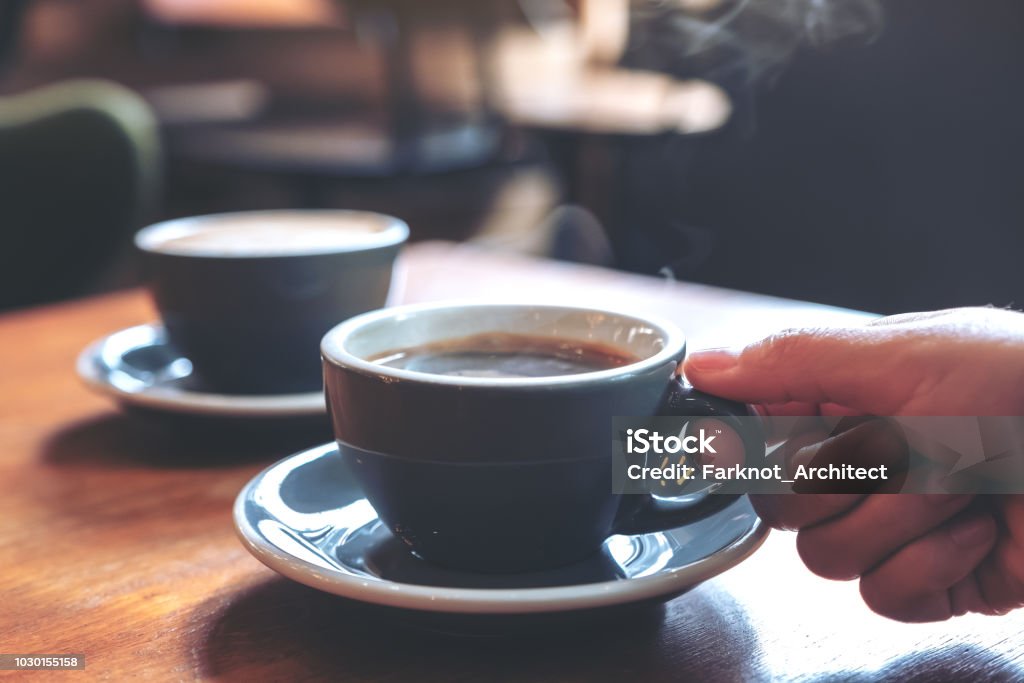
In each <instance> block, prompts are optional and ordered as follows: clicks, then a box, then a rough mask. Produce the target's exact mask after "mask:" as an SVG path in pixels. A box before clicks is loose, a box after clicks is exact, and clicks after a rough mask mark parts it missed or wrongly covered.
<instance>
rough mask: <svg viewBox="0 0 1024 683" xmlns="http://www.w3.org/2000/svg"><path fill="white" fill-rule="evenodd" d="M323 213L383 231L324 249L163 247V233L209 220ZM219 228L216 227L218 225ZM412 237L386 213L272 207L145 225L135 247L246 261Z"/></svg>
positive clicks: (377, 245)
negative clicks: (233, 250)
mask: <svg viewBox="0 0 1024 683" xmlns="http://www.w3.org/2000/svg"><path fill="white" fill-rule="evenodd" d="M296 215H298V216H321V217H336V218H339V219H343V218H352V217H357V216H358V217H361V218H367V217H369V218H372V219H374V220H377V221H380V222H381V224H382V225H383V226H384V227H383V229H381V230H380V231H379V232H376V233H372V235H373V236H375V237H377V239H368V240H362V241H360V242H359V243H355V244H346V245H335V246H331V247H322V248H315V247H314V248H308V249H303V250H300V251H288V252H286V253H277V254H275V253H252V254H244V253H242V254H227V253H223V252H219V253H218V252H215V251H210V252H206V253H204V252H200V251H195V252H192V251H190V252H187V253H186V252H183V251H180V252H179V251H174V250H173V249H171V250H168V249H162V248H160V245H161V244H163V243H164V242H165V241H166V239H167V238H166V237H164V236H163V233H167V232H171V233H174V232H178V233H181V234H185V233H187V231H189V230H190V229H193V228H194V227H195V226H197V225H201V224H203V223H206V222H208V221H216V220H219V219H223V218H240V219H246V218H263V219H273V218H284V217H286V216H296ZM214 229H215V228H214ZM408 239H409V226H408V225H407V224H406V222H405V221H403V220H402V219H400V218H396V217H394V216H389V215H387V214H383V213H377V212H375V211H356V210H349V209H268V210H254V211H222V212H218V213H207V214H201V215H198V216H184V217H181V218H172V219H170V220H166V221H160V222H159V223H154V224H152V225H148V226H146V227H145V228H142V229H141V230H139V231H138V232H137V233H135V238H134V242H135V247H136V248H137V249H139V250H140V251H144V252H146V253H150V254H157V255H159V256H172V257H175V258H195V259H229V260H246V259H268V258H270V259H279V258H295V257H303V256H319V255H326V254H350V253H358V252H365V251H373V250H376V249H382V248H386V247H393V246H396V245H400V244H402V243H404V242H405V241H406V240H408Z"/></svg>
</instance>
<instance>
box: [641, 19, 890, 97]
mask: <svg viewBox="0 0 1024 683" xmlns="http://www.w3.org/2000/svg"><path fill="white" fill-rule="evenodd" d="M633 10H634V17H635V19H634V25H633V27H632V31H631V33H632V36H631V43H632V45H631V49H630V52H631V53H632V54H631V57H632V58H633V59H635V60H638V61H640V62H647V63H649V62H651V60H652V59H653V60H655V61H658V62H662V64H661V66H663V67H665V68H667V69H668V70H669V71H673V72H677V73H679V72H693V71H694V70H699V71H703V72H705V73H706V72H707V71H708V70H709V69H711V70H721V69H723V68H724V69H728V70H730V71H742V72H743V73H744V74H745V78H746V80H747V82H748V83H751V82H762V81H764V80H771V79H772V78H774V77H775V76H777V75H778V73H779V72H780V71H781V69H782V68H783V67H784V66H785V64H786V62H787V61H788V60H789V58H790V57H791V56H792V55H793V53H794V52H796V50H797V49H799V48H800V47H801V46H804V45H808V46H812V47H822V46H827V45H831V44H834V43H837V42H840V41H844V40H846V39H849V38H852V37H856V38H858V39H863V40H871V39H872V38H874V37H875V36H877V34H878V32H879V31H880V30H881V27H882V9H881V6H880V5H879V3H878V2H877V0H660V1H658V0H633Z"/></svg>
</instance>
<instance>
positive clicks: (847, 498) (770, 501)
mask: <svg viewBox="0 0 1024 683" xmlns="http://www.w3.org/2000/svg"><path fill="white" fill-rule="evenodd" d="M864 498H866V496H865V495H864V494H859V493H821V494H791V493H787V494H780V495H751V496H750V502H751V503H752V504H753V506H754V511H755V512H757V516H758V517H760V518H761V519H762V520H763V521H764V523H765V524H767V525H768V526H770V527H772V528H775V529H783V530H789V531H796V530H799V529H802V528H804V527H806V526H810V525H812V524H819V523H821V522H824V521H825V520H828V519H831V518H833V517H836V516H837V515H841V514H843V513H845V512H848V511H850V510H852V509H853V508H854V507H856V506H857V505H858V504H859V503H860V502H861V501H862V500H863V499H864Z"/></svg>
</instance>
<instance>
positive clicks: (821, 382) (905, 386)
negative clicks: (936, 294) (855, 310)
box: [683, 326, 941, 415]
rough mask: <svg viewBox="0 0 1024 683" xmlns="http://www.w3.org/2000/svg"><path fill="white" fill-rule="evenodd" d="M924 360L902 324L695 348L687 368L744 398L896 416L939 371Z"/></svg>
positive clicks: (714, 390)
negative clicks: (912, 348)
mask: <svg viewBox="0 0 1024 683" xmlns="http://www.w3.org/2000/svg"><path fill="white" fill-rule="evenodd" d="M914 359H916V361H915V360H914ZM921 359H922V355H921V354H919V353H918V354H908V344H907V343H906V334H905V333H904V332H902V331H901V330H900V329H899V328H898V327H896V326H871V327H868V326H864V327H844V328H825V329H798V330H788V331H785V332H781V333H779V334H776V335H773V336H771V337H768V338H766V339H763V340H761V341H759V342H756V343H754V344H752V345H750V346H747V347H746V348H744V349H742V350H739V351H737V350H733V349H713V350H707V351H697V352H694V353H692V354H690V355H689V356H688V357H687V358H686V360H685V361H684V363H683V371H684V373H685V374H686V377H687V379H688V380H689V381H690V382H691V383H692V384H693V385H694V386H695V387H697V388H698V389H700V390H702V391H707V392H708V393H711V394H716V395H719V396H723V397H725V398H731V399H734V400H737V401H743V402H745V403H759V404H785V403H793V402H798V403H812V404H816V405H820V404H822V403H831V404H838V405H840V406H844V407H846V408H848V409H850V410H852V411H855V412H859V413H872V414H876V415H895V414H898V411H899V409H900V408H901V407H902V406H904V405H905V404H906V403H907V402H908V401H910V399H911V398H912V397H913V395H914V392H915V391H916V390H917V388H918V386H919V385H920V383H921V382H922V380H923V378H924V377H926V376H930V375H928V374H925V373H928V372H932V371H935V370H938V371H941V368H939V369H936V368H934V367H933V364H932V363H930V362H929V363H926V364H922V362H921ZM929 360H931V359H929ZM879 387H884V388H885V391H880V390H879Z"/></svg>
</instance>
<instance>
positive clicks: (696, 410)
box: [613, 376, 765, 534]
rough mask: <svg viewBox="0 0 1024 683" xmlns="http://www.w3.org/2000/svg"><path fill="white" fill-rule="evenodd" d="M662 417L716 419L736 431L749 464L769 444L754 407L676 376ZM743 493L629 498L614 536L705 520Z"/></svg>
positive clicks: (664, 401)
mask: <svg viewBox="0 0 1024 683" xmlns="http://www.w3.org/2000/svg"><path fill="white" fill-rule="evenodd" d="M657 415H658V416H680V417H714V418H717V419H719V420H721V421H723V422H724V423H726V425H728V426H729V427H731V428H732V429H734V430H735V431H736V433H737V434H738V435H739V437H740V439H741V440H742V442H743V450H744V454H745V459H746V463H747V464H748V465H751V464H754V461H755V460H756V459H757V458H758V457H760V459H762V460H763V459H764V454H765V441H764V436H763V434H761V433H760V431H759V430H757V429H754V428H752V427H751V424H750V422H749V421H747V422H745V423H744V422H743V421H741V420H739V419H737V418H741V417H744V418H745V417H753V416H755V415H756V413H755V412H754V410H753V408H751V407H750V406H748V405H744V404H742V403H737V402H736V401H730V400H728V399H724V398H719V397H717V396H712V395H710V394H705V393H704V392H701V391H697V390H696V389H694V388H693V387H692V386H691V385H690V384H689V383H688V382H686V381H685V380H684V379H683V378H681V377H678V376H677V377H673V378H672V381H671V382H670V383H669V386H668V389H667V390H666V392H665V396H664V397H663V398H662V401H661V404H660V406H659V408H658V412H657ZM740 497H741V494H731V493H708V492H706V490H705V491H702V492H696V493H693V494H689V495H686V496H680V497H677V498H661V497H658V496H654V495H653V494H650V493H648V494H643V495H639V494H637V495H627V496H624V497H623V504H622V505H621V506H620V508H619V512H618V514H617V515H616V517H615V523H614V524H613V533H616V534H643V533H650V532H654V531H664V530H666V529H672V528H675V527H679V526H683V525H685V524H689V523H691V522H696V521H698V520H701V519H705V518H707V517H709V516H711V515H713V514H715V513H716V512H720V511H721V510H723V509H725V508H726V507H728V506H729V505H731V504H732V503H734V502H735V501H736V500H737V499H738V498H740Z"/></svg>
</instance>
